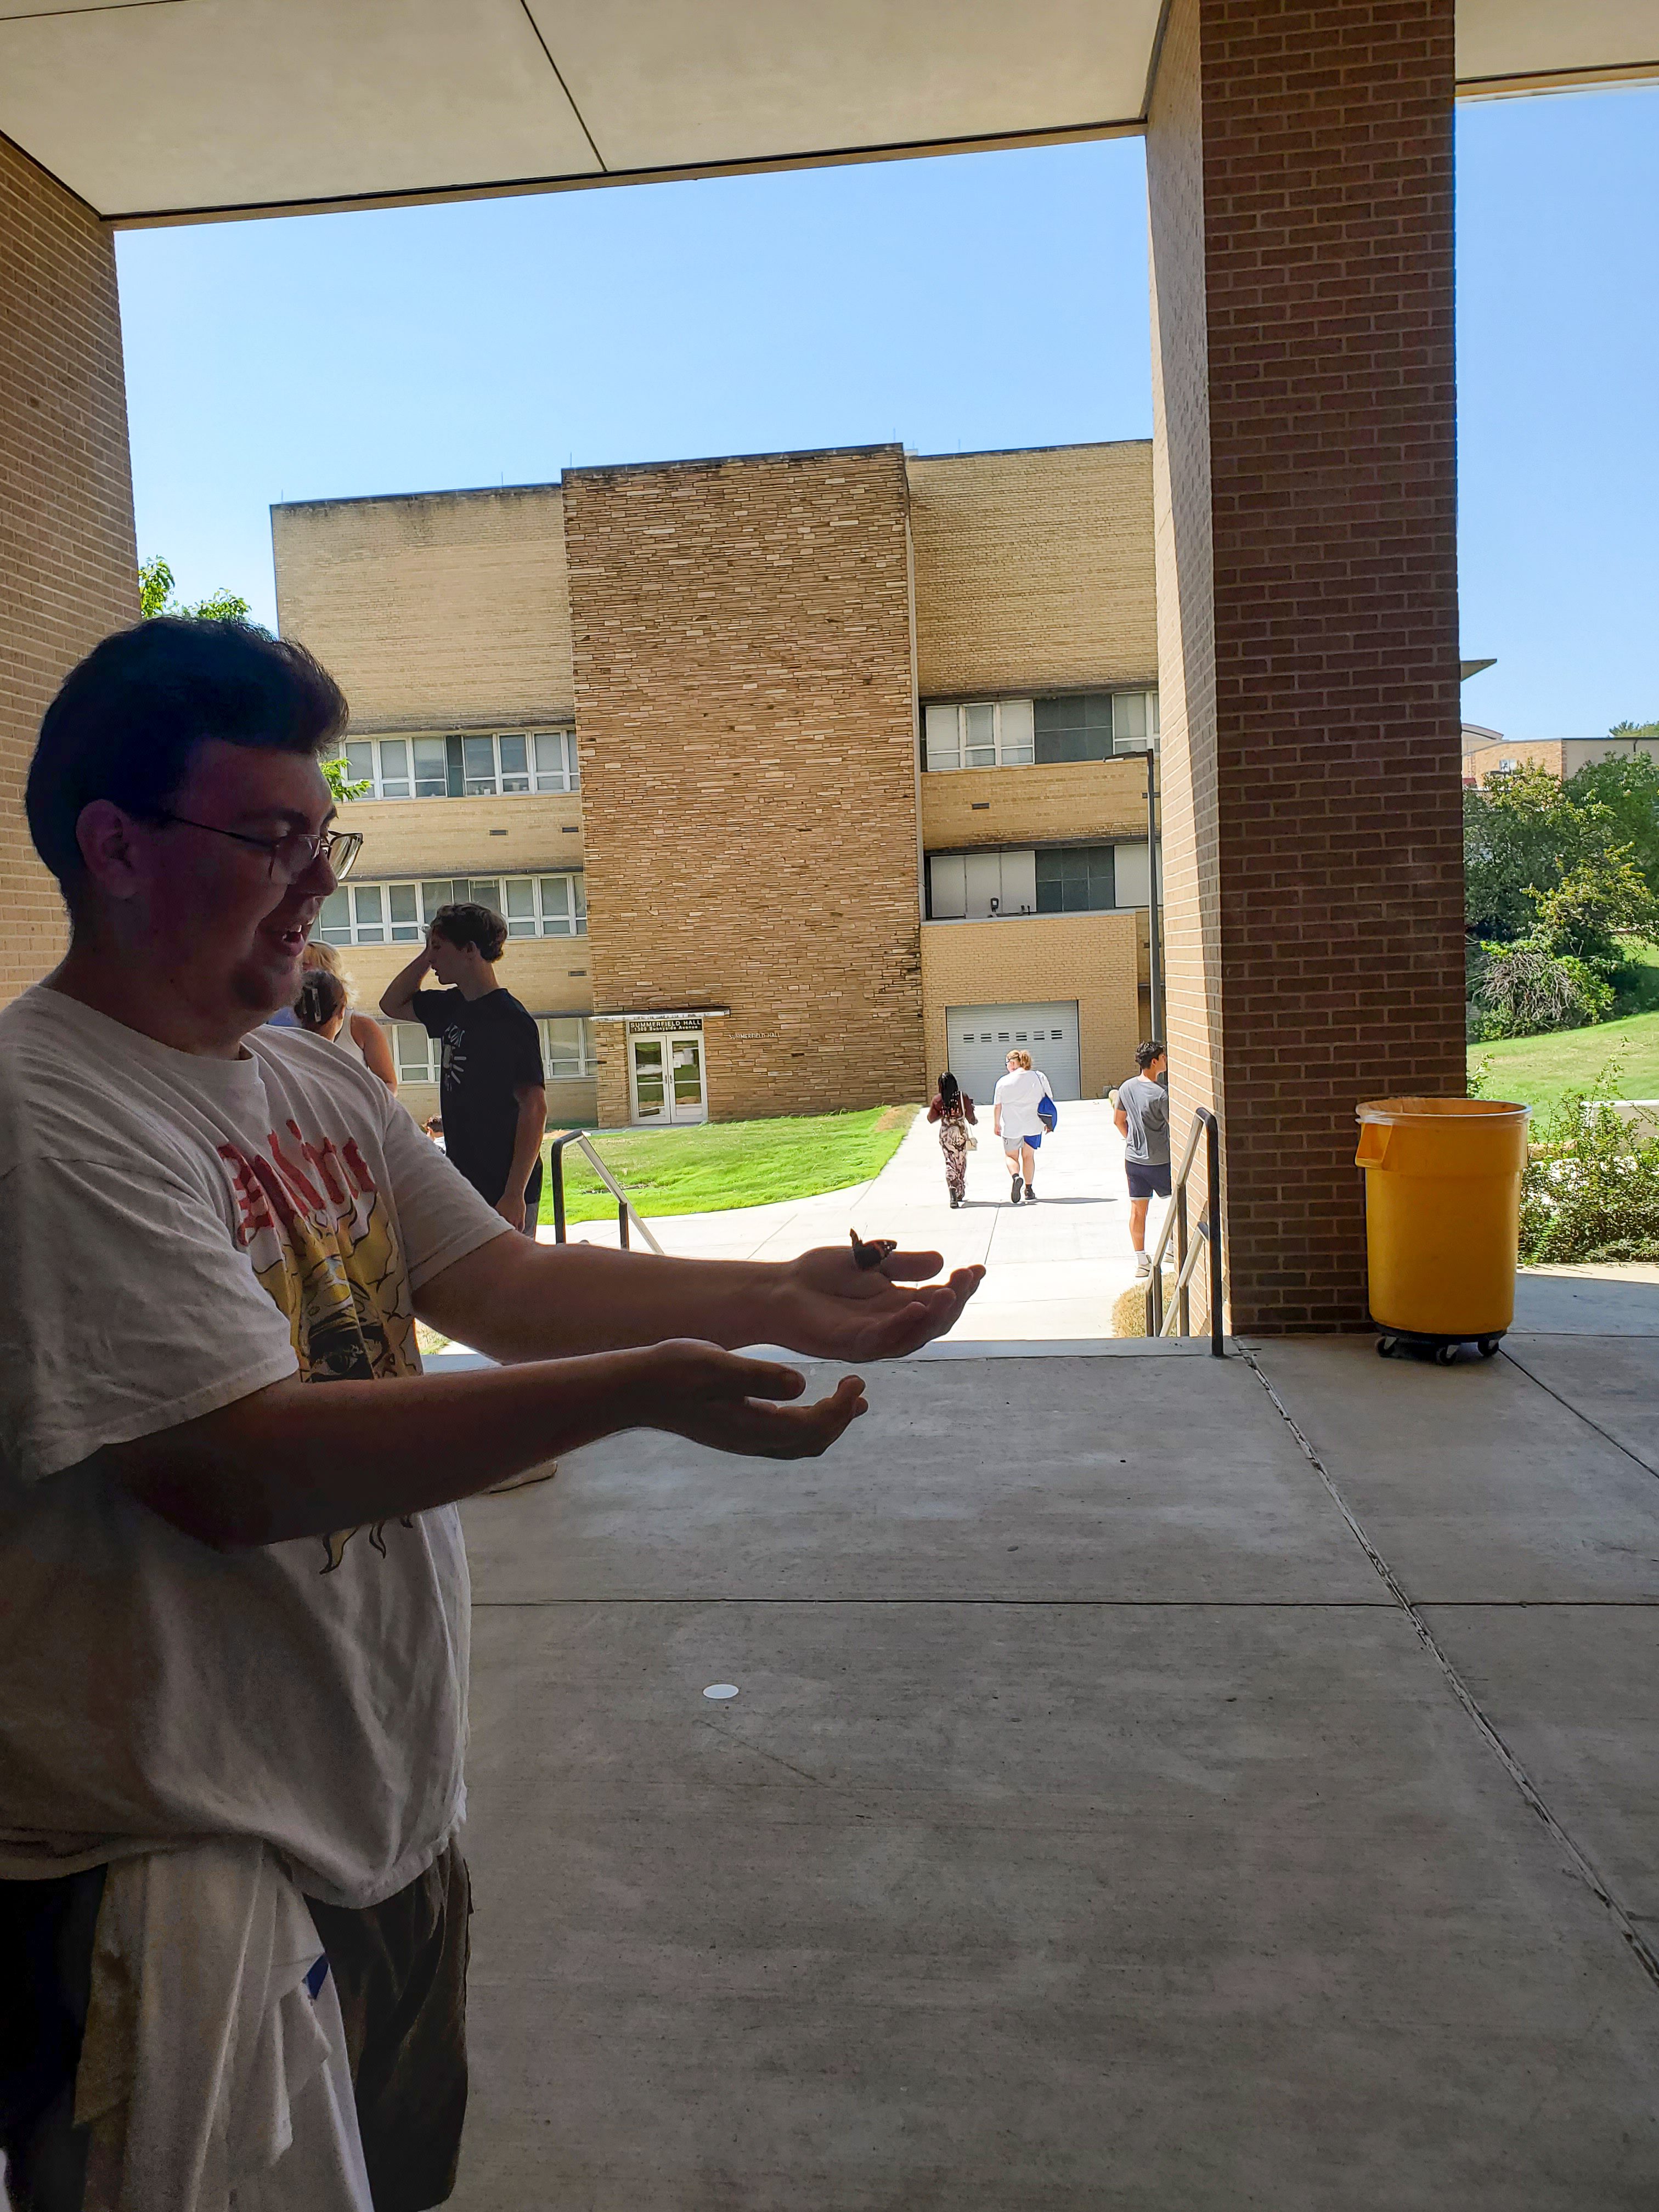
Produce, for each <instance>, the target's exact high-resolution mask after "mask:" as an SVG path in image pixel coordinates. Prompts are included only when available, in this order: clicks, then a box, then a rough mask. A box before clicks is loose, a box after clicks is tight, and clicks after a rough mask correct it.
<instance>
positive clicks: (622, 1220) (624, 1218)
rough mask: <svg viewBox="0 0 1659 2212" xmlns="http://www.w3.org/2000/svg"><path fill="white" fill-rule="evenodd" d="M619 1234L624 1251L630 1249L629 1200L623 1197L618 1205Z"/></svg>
mask: <svg viewBox="0 0 1659 2212" xmlns="http://www.w3.org/2000/svg"><path fill="white" fill-rule="evenodd" d="M617 1237H619V1238H620V1240H621V1243H622V1248H623V1251H624V1252H626V1251H627V1249H628V1200H626V1199H625V1198H624V1199H623V1200H621V1201H620V1202H619V1204H618V1205H617Z"/></svg>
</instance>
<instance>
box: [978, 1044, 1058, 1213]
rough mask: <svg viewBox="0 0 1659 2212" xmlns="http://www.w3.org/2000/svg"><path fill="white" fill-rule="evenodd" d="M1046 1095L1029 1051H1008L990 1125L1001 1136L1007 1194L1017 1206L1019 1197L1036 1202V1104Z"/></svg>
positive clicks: (1039, 1123)
mask: <svg viewBox="0 0 1659 2212" xmlns="http://www.w3.org/2000/svg"><path fill="white" fill-rule="evenodd" d="M1048 1096H1049V1091H1048V1077H1047V1076H1046V1075H1045V1074H1044V1073H1042V1069H1041V1068H1040V1067H1033V1066H1032V1065H1031V1055H1030V1053H1029V1052H1011V1053H1010V1054H1009V1055H1008V1073H1006V1075H1005V1076H1004V1077H1003V1078H1002V1079H1001V1081H1000V1083H999V1084H998V1085H997V1088H996V1098H995V1103H994V1105H993V1107H992V1109H991V1126H992V1127H993V1128H994V1130H995V1132H996V1133H997V1135H998V1136H999V1137H1000V1138H1001V1139H1002V1150H1003V1155H1004V1157H1005V1158H1006V1161H1007V1163H1008V1173H1009V1175H1010V1176H1011V1177H1012V1189H1011V1190H1010V1192H1009V1197H1010V1198H1011V1199H1012V1202H1013V1203H1014V1205H1016V1206H1018V1204H1019V1202H1020V1200H1021V1198H1022V1197H1024V1199H1026V1200H1028V1201H1029V1202H1030V1204H1032V1205H1035V1204H1036V1185H1035V1183H1034V1182H1033V1181H1032V1178H1033V1177H1034V1176H1035V1175H1036V1148H1037V1146H1039V1145H1040V1144H1041V1143H1042V1117H1041V1115H1039V1114H1038V1112H1037V1108H1038V1106H1039V1105H1040V1104H1041V1103H1042V1100H1043V1099H1045V1098H1047V1097H1048Z"/></svg>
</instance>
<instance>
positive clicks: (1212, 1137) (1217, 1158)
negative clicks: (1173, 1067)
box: [1146, 1106, 1226, 1359]
mask: <svg viewBox="0 0 1659 2212" xmlns="http://www.w3.org/2000/svg"><path fill="white" fill-rule="evenodd" d="M1200 1137H1201V1138H1202V1139H1204V1168H1205V1173H1206V1177H1207V1179H1208V1182H1209V1189H1208V1191H1207V1192H1206V1195H1205V1200H1204V1211H1203V1212H1202V1213H1201V1214H1200V1217H1199V1218H1198V1220H1197V1221H1196V1222H1193V1221H1192V1220H1191V1219H1190V1218H1189V1217H1188V1207H1187V1182H1188V1177H1189V1176H1190V1175H1191V1174H1192V1171H1193V1163H1194V1160H1195V1159H1196V1158H1197V1157H1198V1141H1199V1139H1200ZM1172 1230H1173V1231H1174V1232H1175V1238H1176V1282H1175V1310H1174V1312H1173V1314H1171V1315H1170V1316H1169V1318H1170V1320H1172V1321H1173V1322H1175V1325H1176V1328H1175V1333H1176V1336H1177V1337H1187V1336H1190V1335H1191V1334H1192V1331H1193V1311H1192V1293H1191V1291H1190V1288H1189V1285H1190V1284H1191V1282H1192V1279H1193V1276H1194V1273H1196V1271H1197V1267H1198V1246H1197V1244H1196V1243H1194V1242H1193V1237H1192V1232H1193V1231H1194V1230H1196V1231H1197V1234H1198V1235H1199V1236H1200V1237H1202V1238H1203V1240H1204V1243H1205V1245H1206V1247H1207V1249H1208V1251H1209V1258H1210V1351H1211V1352H1212V1356H1213V1357H1214V1358H1217V1359H1225V1358H1226V1345H1225V1339H1224V1336H1223V1334H1222V1318H1221V1125H1220V1124H1219V1122H1218V1121H1217V1120H1216V1117H1215V1115H1213V1114H1212V1112H1211V1111H1210V1109H1209V1108H1208V1107H1207V1106H1200V1107H1199V1108H1197V1109H1195V1111H1194V1115H1193V1126H1192V1127H1191V1129H1190V1130H1189V1131H1188V1134H1187V1143H1186V1147H1185V1149H1184V1150H1183V1152H1182V1155H1181V1165H1180V1167H1179V1168H1178V1169H1176V1170H1175V1173H1174V1176H1173V1178H1172V1182H1171V1186H1170V1205H1169V1206H1168V1207H1167V1208H1166V1209H1165V1211H1164V1225H1163V1227H1162V1228H1161V1229H1160V1230H1159V1231H1158V1242H1157V1244H1156V1246H1155V1247H1154V1249H1153V1251H1152V1273H1151V1275H1150V1276H1149V1277H1148V1279H1147V1283H1146V1334H1147V1335H1148V1336H1149V1337H1161V1336H1162V1335H1164V1333H1165V1331H1164V1322H1165V1316H1164V1254H1165V1252H1167V1251H1168V1249H1169V1248H1170V1231H1172Z"/></svg>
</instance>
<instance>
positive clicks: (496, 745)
mask: <svg viewBox="0 0 1659 2212" xmlns="http://www.w3.org/2000/svg"><path fill="white" fill-rule="evenodd" d="M345 760H346V774H347V776H348V778H349V781H351V782H353V783H366V784H368V787H369V788H368V792H366V793H364V796H365V797H366V798H374V799H491V798H509V799H511V798H522V797H526V796H528V794H529V793H532V792H543V793H547V792H556V791H579V790H580V788H581V775H580V769H578V767H577V763H576V733H575V732H574V730H512V731H507V732H501V734H499V735H495V736H487V737H471V736H468V735H466V734H465V733H461V734H458V735H456V736H453V737H445V738H352V739H350V741H349V743H348V744H347V746H346V749H345Z"/></svg>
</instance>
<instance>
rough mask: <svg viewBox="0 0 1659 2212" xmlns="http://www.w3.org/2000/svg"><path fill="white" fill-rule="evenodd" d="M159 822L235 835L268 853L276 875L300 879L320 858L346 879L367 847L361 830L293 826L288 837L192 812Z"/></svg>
mask: <svg viewBox="0 0 1659 2212" xmlns="http://www.w3.org/2000/svg"><path fill="white" fill-rule="evenodd" d="M155 818H156V820H157V821H158V822H176V823H178V824H179V828H180V829H207V830H210V831H211V833H212V834H213V836H216V837H234V839H235V840H236V842H237V843H238V844H239V845H252V847H253V848H254V849H255V850H256V851H257V852H260V853H264V854H268V855H269V856H270V872H271V875H272V877H273V878H275V877H276V876H281V877H283V878H284V880H285V881H287V882H289V883H290V884H293V883H297V882H298V881H299V879H300V878H301V876H302V875H304V874H305V872H306V871H307V868H311V867H314V866H315V865H316V864H317V862H318V861H319V860H325V861H326V862H327V864H328V867H329V870H330V872H331V874H332V876H333V878H334V880H335V882H336V883H343V882H344V880H345V878H347V877H348V876H349V874H350V873H351V871H352V869H353V868H354V867H355V866H356V864H357V855H358V854H359V853H361V852H362V849H363V839H362V831H361V830H358V829H322V830H319V832H318V833H317V835H316V836H314V837H313V836H312V835H311V832H310V831H309V830H308V829H290V830H289V833H288V835H287V836H285V837H250V836H248V834H247V832H246V830H245V829H221V828H220V827H219V825H218V823H216V822H193V821H192V820H191V817H190V816H189V815H188V814H159V815H157V817H155Z"/></svg>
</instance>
